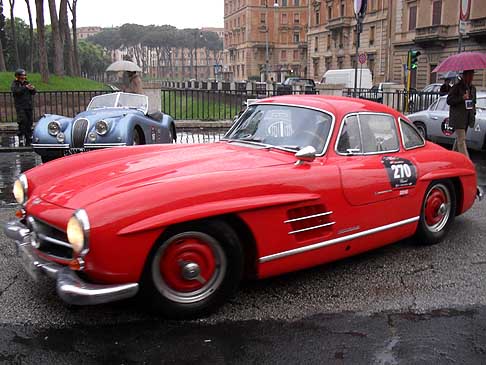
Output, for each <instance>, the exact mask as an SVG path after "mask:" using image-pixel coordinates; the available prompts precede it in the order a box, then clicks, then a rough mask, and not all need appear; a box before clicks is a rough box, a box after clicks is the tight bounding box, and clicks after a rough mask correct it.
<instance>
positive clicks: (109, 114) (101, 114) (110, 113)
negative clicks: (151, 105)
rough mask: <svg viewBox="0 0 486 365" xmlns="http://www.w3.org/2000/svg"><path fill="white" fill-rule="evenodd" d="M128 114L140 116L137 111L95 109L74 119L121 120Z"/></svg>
mask: <svg viewBox="0 0 486 365" xmlns="http://www.w3.org/2000/svg"><path fill="white" fill-rule="evenodd" d="M128 114H142V112H140V111H138V110H131V109H96V110H88V111H85V112H81V113H79V114H78V115H76V117H75V118H74V119H79V118H86V119H88V120H100V119H108V118H121V117H124V116H125V115H128Z"/></svg>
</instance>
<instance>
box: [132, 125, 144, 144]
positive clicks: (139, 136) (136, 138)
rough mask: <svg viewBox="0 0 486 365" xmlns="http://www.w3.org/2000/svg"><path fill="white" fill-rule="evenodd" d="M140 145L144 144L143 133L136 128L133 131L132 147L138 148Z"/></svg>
mask: <svg viewBox="0 0 486 365" xmlns="http://www.w3.org/2000/svg"><path fill="white" fill-rule="evenodd" d="M141 144H145V141H144V139H143V132H141V131H140V130H139V129H138V128H135V129H134V130H133V137H132V146H138V145H141Z"/></svg>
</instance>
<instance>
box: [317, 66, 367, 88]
mask: <svg viewBox="0 0 486 365" xmlns="http://www.w3.org/2000/svg"><path fill="white" fill-rule="evenodd" d="M321 84H341V85H344V86H345V87H347V88H354V68H346V69H341V70H329V71H326V73H325V74H324V76H323V77H322V80H321ZM372 86H373V79H372V77H371V71H370V70H369V68H358V84H357V87H358V88H361V89H370V88H371V87H372Z"/></svg>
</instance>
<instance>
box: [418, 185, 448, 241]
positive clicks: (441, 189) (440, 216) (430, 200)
mask: <svg viewBox="0 0 486 365" xmlns="http://www.w3.org/2000/svg"><path fill="white" fill-rule="evenodd" d="M455 216H456V194H455V190H454V186H453V185H452V183H451V182H450V181H448V180H440V181H434V182H432V183H431V184H430V185H429V187H428V188H427V191H426V193H425V196H424V200H423V203H422V210H421V213H420V220H419V224H418V227H417V232H416V234H415V238H416V241H417V243H418V244H420V245H434V244H436V243H439V242H441V241H442V240H443V239H444V237H445V236H446V234H447V232H448V231H449V229H450V227H451V225H452V222H453V221H454V218H455Z"/></svg>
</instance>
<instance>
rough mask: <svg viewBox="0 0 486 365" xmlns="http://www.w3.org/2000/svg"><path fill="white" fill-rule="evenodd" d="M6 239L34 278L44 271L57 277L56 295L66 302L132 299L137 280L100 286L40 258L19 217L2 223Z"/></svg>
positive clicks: (84, 303) (135, 292)
mask: <svg viewBox="0 0 486 365" xmlns="http://www.w3.org/2000/svg"><path fill="white" fill-rule="evenodd" d="M4 232H5V234H6V236H7V237H8V238H11V239H12V240H14V241H15V245H16V248H17V253H18V255H19V256H20V258H21V261H22V264H23V266H24V268H25V270H26V271H27V272H28V273H29V274H30V276H32V277H33V278H34V279H35V280H40V277H41V274H45V275H47V276H49V277H51V278H53V279H55V280H56V282H57V285H56V288H57V294H58V295H59V296H60V297H61V299H62V300H64V301H65V302H66V303H69V304H74V305H93V304H101V303H108V302H113V301H117V300H121V299H126V298H131V297H133V296H135V295H136V294H137V292H138V283H129V284H116V285H101V284H91V283H87V282H85V281H84V280H82V279H81V278H80V277H79V276H78V275H77V274H76V272H74V271H72V270H71V269H70V268H69V267H67V266H63V265H59V264H57V263H53V262H50V261H46V260H44V259H42V258H41V257H39V256H38V255H37V253H36V251H35V249H34V248H33V247H32V244H31V239H30V237H31V235H30V234H31V232H30V230H29V229H28V228H27V227H26V226H25V225H23V224H22V223H20V222H19V221H18V220H14V221H11V222H8V223H7V224H5V226H4Z"/></svg>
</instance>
